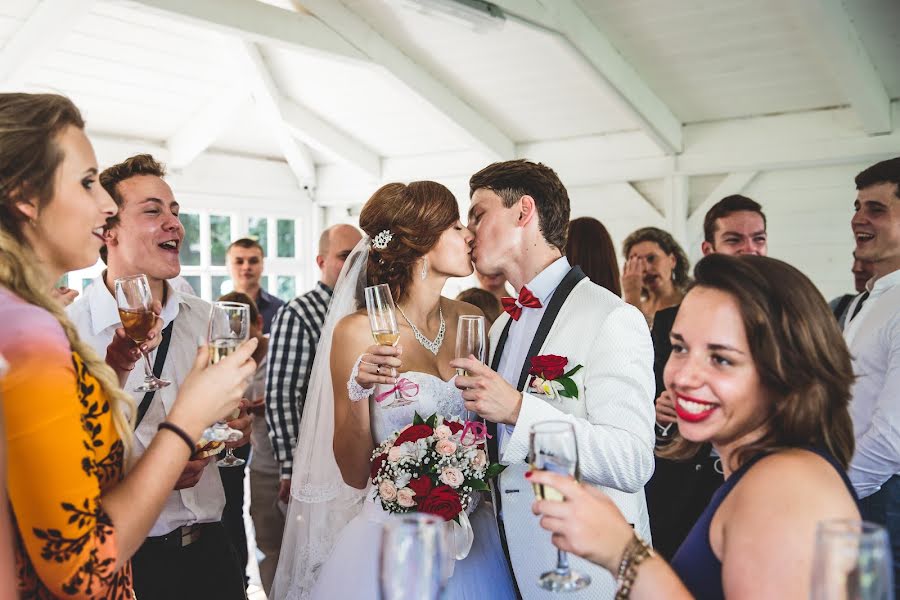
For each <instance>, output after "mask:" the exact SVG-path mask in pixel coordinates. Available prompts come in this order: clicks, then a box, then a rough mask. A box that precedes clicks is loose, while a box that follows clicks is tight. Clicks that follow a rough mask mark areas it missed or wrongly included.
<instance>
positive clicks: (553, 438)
mask: <svg viewBox="0 0 900 600" xmlns="http://www.w3.org/2000/svg"><path fill="white" fill-rule="evenodd" d="M530 441H531V451H530V455H529V462H530V463H531V469H532V470H535V471H550V472H552V473H558V474H560V475H570V476H572V477H575V478H576V479H578V475H579V473H578V444H577V443H576V439H575V427H574V426H573V425H572V424H571V423H568V422H566V421H543V422H541V423H535V424H534V425H532V426H531V431H530ZM532 487H533V488H534V495H535V496H536V497H537V498H538V499H540V500H554V501H558V502H561V501H562V500H563V495H562V494H561V493H560V492H559V491H558V490H556V489H555V488H552V487H550V486H548V485H538V484H532ZM590 584H591V578H590V577H588V576H587V575H582V574H580V573H578V572H577V571H573V570H572V569H571V568H570V567H569V557H568V555H567V554H566V553H565V552H563V551H562V550H557V554H556V568H555V569H553V570H552V571H547V572H546V573H544V574H543V575H541V577H540V579H539V580H538V585H540V586H541V588H543V589H545V590H548V591H551V592H572V591H575V590H580V589H582V588H586V587H587V586H589V585H590Z"/></svg>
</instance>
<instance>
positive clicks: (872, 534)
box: [809, 519, 894, 600]
mask: <svg viewBox="0 0 900 600" xmlns="http://www.w3.org/2000/svg"><path fill="white" fill-rule="evenodd" d="M893 590H894V587H893V582H892V575H891V549H890V544H889V542H888V533H887V531H886V530H885V529H884V527H881V526H880V525H876V524H875V523H868V522H866V521H851V520H839V519H835V520H828V521H822V522H820V523H819V524H818V526H817V527H816V547H815V552H814V554H813V566H812V582H811V586H810V595H809V597H810V600H890V599H891V598H893Z"/></svg>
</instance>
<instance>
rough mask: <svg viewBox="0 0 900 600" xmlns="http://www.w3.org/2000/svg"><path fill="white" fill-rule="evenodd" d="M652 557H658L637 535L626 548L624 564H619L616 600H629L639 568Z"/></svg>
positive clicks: (623, 558)
mask: <svg viewBox="0 0 900 600" xmlns="http://www.w3.org/2000/svg"><path fill="white" fill-rule="evenodd" d="M651 556H656V553H654V552H653V549H652V548H650V546H649V545H648V544H647V542H645V541H644V540H642V539H641V538H640V537H639V536H638V534H637V533H635V534H634V537H632V538H631V541H630V542H628V545H627V546H626V547H625V552H623V553H622V562H620V563H619V571H618V573H617V574H616V597H615V600H628V597H629V596H630V595H631V588H632V587H633V586H634V580H635V578H637V568H638V566H639V565H640V564H641V563H642V562H644V561H645V560H647V559H648V558H650V557H651Z"/></svg>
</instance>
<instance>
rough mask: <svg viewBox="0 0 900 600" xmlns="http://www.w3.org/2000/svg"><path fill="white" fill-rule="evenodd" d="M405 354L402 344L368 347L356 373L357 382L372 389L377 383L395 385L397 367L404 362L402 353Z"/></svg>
mask: <svg viewBox="0 0 900 600" xmlns="http://www.w3.org/2000/svg"><path fill="white" fill-rule="evenodd" d="M401 354H403V348H402V347H401V346H380V345H377V344H376V345H374V346H369V347H368V348H366V353H365V354H363V355H362V357H361V361H360V363H359V372H358V373H357V375H356V383H358V384H359V385H361V386H362V387H364V388H366V389H367V390H368V389H371V388H372V387H373V386H374V385H375V384H376V383H385V384H388V385H393V384H395V383H397V369H399V368H400V366H401V365H402V364H403V363H402V362H400V355H401Z"/></svg>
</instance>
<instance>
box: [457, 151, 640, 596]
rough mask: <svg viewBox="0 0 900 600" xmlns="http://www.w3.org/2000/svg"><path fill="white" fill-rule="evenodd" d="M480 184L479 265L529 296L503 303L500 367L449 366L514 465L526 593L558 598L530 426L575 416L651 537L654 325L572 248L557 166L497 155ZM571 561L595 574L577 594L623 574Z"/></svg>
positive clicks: (511, 555) (503, 500)
mask: <svg viewBox="0 0 900 600" xmlns="http://www.w3.org/2000/svg"><path fill="white" fill-rule="evenodd" d="M469 188H470V194H471V207H470V209H469V224H468V227H469V229H470V230H471V231H472V233H473V234H474V235H475V239H474V242H473V244H472V260H473V262H474V263H475V268H476V269H477V270H478V272H480V273H482V274H484V275H503V276H504V277H505V278H506V279H507V280H508V281H509V282H510V283H511V284H512V285H513V287H514V288H515V289H516V290H517V293H518V298H516V299H512V298H510V299H506V300H505V301H504V309H505V311H506V314H502V315H501V316H500V318H499V319H497V321H496V322H495V323H494V326H493V327H492V328H491V335H490V341H491V350H492V352H491V366H490V368H488V367H487V366H485V365H482V364H481V363H479V362H477V361H475V360H472V359H457V360H454V361H453V362H451V363H450V364H451V366H453V367H455V368H461V369H465V370H466V371H468V372H469V373H470V376H469V377H457V379H456V385H457V387H459V388H460V389H462V390H463V398H464V399H465V400H466V408H467V409H468V410H472V411H475V412H477V413H478V414H479V415H480V416H482V417H484V418H485V419H486V420H487V421H488V422H489V423H488V430H489V432H490V434H491V435H492V436H493V437H492V438H491V439H490V440H489V442H488V449H489V453H490V455H491V460H492V461H498V460H499V462H501V463H503V464H505V465H508V467H507V469H506V470H505V471H504V472H503V474H502V475H501V476H500V478H499V480H498V483H497V485H496V486H495V490H494V500H495V509H496V510H497V512H498V516H499V519H498V521H499V523H500V535H501V540H502V541H503V547H504V550H505V552H506V554H507V558H508V559H509V561H510V565H511V567H512V570H513V573H514V576H515V579H516V583H517V585H518V588H519V592H520V594H521V596H522V597H523V598H525V599H527V600H530V599H539V598H546V599H550V598H556V597H557V595H556V594H553V593H552V592H547V591H544V590H542V589H540V588H539V587H538V585H537V580H538V578H539V577H540V575H541V573H543V572H546V571H549V570H552V568H553V567H554V566H555V564H556V549H555V548H554V547H553V546H552V545H551V543H550V539H549V538H548V536H547V534H546V532H545V531H543V530H542V529H541V528H540V526H539V525H538V519H537V518H536V517H535V516H534V515H533V514H532V513H531V504H532V502H533V501H534V495H533V493H532V491H531V486H530V485H528V483H527V481H526V479H525V472H526V471H527V470H528V468H529V467H528V464H527V461H528V449H529V429H530V428H531V426H532V425H534V424H535V423H539V422H541V421H549V420H557V421H567V422H569V423H571V424H572V425H573V426H574V429H575V434H576V438H577V441H578V456H579V465H578V466H579V471H580V474H581V479H582V481H583V482H584V483H585V484H590V485H594V486H597V487H599V488H601V489H602V490H603V491H604V492H605V493H606V494H608V495H609V496H610V498H612V499H613V501H614V502H615V503H616V505H617V506H618V507H619V509H620V510H621V511H622V513H623V514H624V515H625V518H626V519H628V521H629V522H630V523H632V524H633V525H634V527H635V530H636V531H637V533H638V534H639V535H640V536H641V537H642V538H643V539H645V540H647V541H649V540H650V525H649V521H648V518H647V505H646V501H645V500H644V484H646V483H647V480H649V479H650V475H652V473H653V445H654V441H655V438H654V431H653V422H654V411H653V393H654V380H653V348H652V345H651V342H650V333H649V331H648V330H647V324H646V321H645V320H644V317H643V316H642V315H641V313H640V311H638V310H637V309H636V308H634V307H633V306H630V305H628V304H626V303H625V302H623V301H622V300H621V299H620V298H619V297H617V296H615V295H613V294H612V293H610V292H609V291H607V290H606V289H604V288H602V287H600V286H598V285H595V284H594V283H592V282H591V281H590V280H589V279H588V278H587V277H586V276H585V275H584V273H583V272H582V271H581V269H580V268H579V267H571V266H570V265H569V262H568V261H567V260H566V258H565V256H563V254H562V252H563V248H565V244H566V231H567V227H568V222H569V197H568V193H567V192H566V188H565V187H564V186H563V185H562V183H561V182H560V180H559V178H558V177H557V175H556V173H555V172H554V171H553V170H552V169H550V168H549V167H547V166H545V165H543V164H540V163H532V162H528V161H526V160H513V161H507V162H501V163H494V164H492V165H490V166H488V167H486V168H484V169H482V170H481V171H479V172H478V173H476V174H475V175H473V176H472V178H471V180H470V181H469ZM549 355H555V357H554V356H549ZM577 367H580V368H578V369H577V370H576V371H575V372H572V371H573V370H574V369H576V368H577ZM536 379H537V381H536ZM569 560H570V561H571V564H572V568H573V569H575V570H577V571H579V572H580V573H583V574H588V575H590V576H591V579H592V580H593V582H592V583H591V585H590V586H588V587H587V588H585V589H584V590H582V591H580V592H577V593H575V594H574V595H573V596H571V597H573V598H577V599H587V598H596V599H603V600H606V599H611V598H613V596H614V595H615V581H614V580H613V578H612V577H611V576H610V575H609V574H608V573H607V572H606V571H604V570H603V569H601V568H600V567H597V566H594V565H592V564H590V563H587V562H585V561H583V560H581V559H579V558H577V557H570V559H569ZM567 597H568V596H567Z"/></svg>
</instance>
